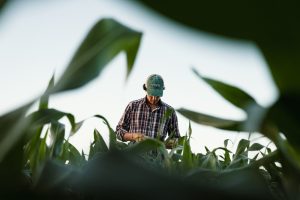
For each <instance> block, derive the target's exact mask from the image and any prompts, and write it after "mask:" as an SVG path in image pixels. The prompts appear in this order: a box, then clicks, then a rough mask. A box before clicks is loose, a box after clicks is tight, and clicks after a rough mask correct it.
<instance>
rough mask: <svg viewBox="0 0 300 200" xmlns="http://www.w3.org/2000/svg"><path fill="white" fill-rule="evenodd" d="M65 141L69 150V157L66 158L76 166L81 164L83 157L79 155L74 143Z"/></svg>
mask: <svg viewBox="0 0 300 200" xmlns="http://www.w3.org/2000/svg"><path fill="white" fill-rule="evenodd" d="M66 143H67V145H68V151H69V158H68V160H69V164H70V165H74V166H77V167H80V166H82V165H83V164H84V163H85V159H84V157H82V156H81V154H80V153H79V151H78V150H77V149H76V147H75V146H74V145H72V144H71V143H69V142H68V141H66ZM66 143H65V144H66Z"/></svg>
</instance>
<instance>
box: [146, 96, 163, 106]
mask: <svg viewBox="0 0 300 200" xmlns="http://www.w3.org/2000/svg"><path fill="white" fill-rule="evenodd" d="M147 99H148V101H149V103H150V104H152V105H156V104H157V103H158V102H159V99H160V97H157V96H148V95H147Z"/></svg>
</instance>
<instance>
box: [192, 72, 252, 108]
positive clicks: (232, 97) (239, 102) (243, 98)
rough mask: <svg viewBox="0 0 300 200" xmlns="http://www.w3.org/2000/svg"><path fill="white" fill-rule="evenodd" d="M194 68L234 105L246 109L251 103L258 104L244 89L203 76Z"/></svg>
mask: <svg viewBox="0 0 300 200" xmlns="http://www.w3.org/2000/svg"><path fill="white" fill-rule="evenodd" d="M192 70H193V72H194V73H195V74H196V75H197V76H198V77H199V78H200V79H202V80H204V81H205V82H206V83H207V84H209V85H210V86H211V87H212V88H213V89H215V91H216V92H218V93H219V94H220V95H221V96H222V97H224V98H225V99H226V100H227V101H229V102H230V103H232V104H233V105H235V106H237V107H239V108H241V109H243V110H245V108H246V107H247V106H248V105H249V104H257V103H256V101H255V100H254V98H253V97H251V96H250V95H249V94H247V93H246V92H244V91H243V90H241V89H239V88H237V87H235V86H232V85H229V84H227V83H223V82H221V81H217V80H213V79H210V78H206V77H204V76H201V75H200V74H199V72H198V71H197V70H196V69H195V68H192Z"/></svg>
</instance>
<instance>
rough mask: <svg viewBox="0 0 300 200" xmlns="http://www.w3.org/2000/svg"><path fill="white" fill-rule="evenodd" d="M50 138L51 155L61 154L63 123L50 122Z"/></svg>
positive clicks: (63, 133)
mask: <svg viewBox="0 0 300 200" xmlns="http://www.w3.org/2000/svg"><path fill="white" fill-rule="evenodd" d="M50 130H51V131H50V133H51V138H52V149H51V151H52V157H53V158H57V157H59V156H60V155H61V154H62V150H63V142H64V139H65V125H63V124H61V123H59V122H57V121H52V122H51V129H50Z"/></svg>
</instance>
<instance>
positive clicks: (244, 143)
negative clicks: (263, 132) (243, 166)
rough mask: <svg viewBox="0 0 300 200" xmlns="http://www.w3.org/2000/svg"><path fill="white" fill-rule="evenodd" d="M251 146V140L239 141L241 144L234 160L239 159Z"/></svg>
mask: <svg viewBox="0 0 300 200" xmlns="http://www.w3.org/2000/svg"><path fill="white" fill-rule="evenodd" d="M249 144H250V141H249V140H245V139H241V140H240V141H239V144H238V146H237V148H236V151H235V155H234V159H237V158H239V157H240V155H241V154H242V153H244V152H245V151H246V150H247V149H248V148H249Z"/></svg>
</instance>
